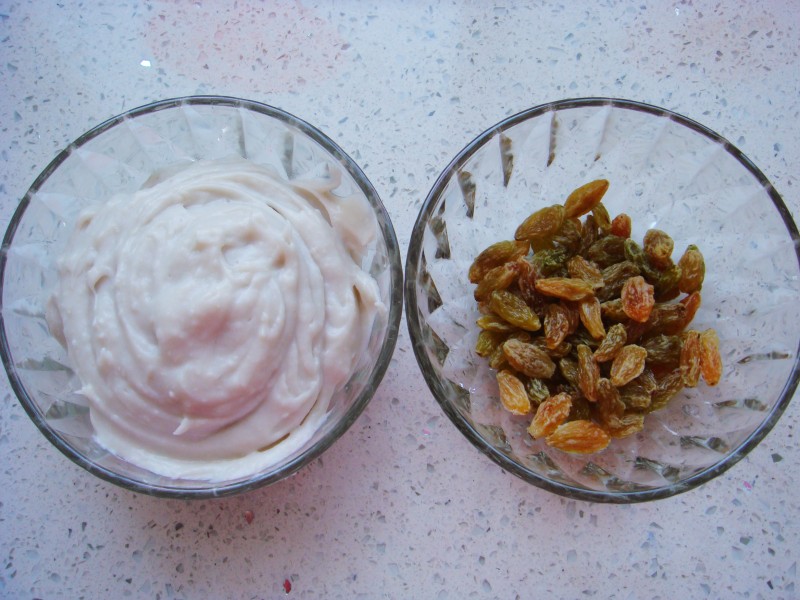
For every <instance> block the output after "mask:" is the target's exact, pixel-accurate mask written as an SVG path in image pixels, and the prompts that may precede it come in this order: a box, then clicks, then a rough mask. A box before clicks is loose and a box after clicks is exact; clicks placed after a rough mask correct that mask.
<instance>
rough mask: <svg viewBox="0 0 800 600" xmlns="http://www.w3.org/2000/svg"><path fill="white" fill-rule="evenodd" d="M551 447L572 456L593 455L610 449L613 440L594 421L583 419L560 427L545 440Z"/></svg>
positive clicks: (568, 422)
mask: <svg viewBox="0 0 800 600" xmlns="http://www.w3.org/2000/svg"><path fill="white" fill-rule="evenodd" d="M545 441H546V442H547V444H548V445H549V446H552V447H553V448H557V449H558V450H563V451H564V452H570V453H572V454H593V453H595V452H600V451H601V450H603V449H605V448H607V447H608V444H609V442H610V441H611V438H610V437H609V436H608V434H607V433H606V432H605V431H603V429H602V428H601V427H600V426H599V425H597V424H595V423H594V422H592V421H589V420H587V419H581V420H577V421H567V422H566V423H564V424H562V425H559V427H558V429H556V430H555V431H554V432H553V433H551V434H550V435H549V436H547V437H546V438H545Z"/></svg>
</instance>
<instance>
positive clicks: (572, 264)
mask: <svg viewBox="0 0 800 600" xmlns="http://www.w3.org/2000/svg"><path fill="white" fill-rule="evenodd" d="M567 272H568V273H569V276H570V277H572V278H573V279H583V280H584V281H585V282H587V283H589V284H590V285H591V286H592V288H593V289H597V288H601V287H603V286H604V285H605V281H603V273H602V271H600V269H598V268H597V266H596V265H594V264H593V263H591V262H589V261H588V260H586V259H585V258H583V257H582V256H573V257H572V258H570V259H569V260H568V261H567Z"/></svg>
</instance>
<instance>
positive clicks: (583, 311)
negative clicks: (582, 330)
mask: <svg viewBox="0 0 800 600" xmlns="http://www.w3.org/2000/svg"><path fill="white" fill-rule="evenodd" d="M578 309H579V310H580V317H581V322H582V323H583V326H584V327H586V331H588V332H589V335H591V336H592V337H593V338H594V339H596V340H600V339H603V338H604V337H605V335H606V328H605V326H604V325H603V317H602V314H601V312H600V301H599V300H598V299H597V298H595V297H594V296H592V297H590V298H586V299H584V300H581V301H580V302H579V303H578Z"/></svg>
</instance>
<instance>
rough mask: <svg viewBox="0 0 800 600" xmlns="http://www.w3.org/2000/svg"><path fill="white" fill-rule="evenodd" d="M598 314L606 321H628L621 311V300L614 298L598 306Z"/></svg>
mask: <svg viewBox="0 0 800 600" xmlns="http://www.w3.org/2000/svg"><path fill="white" fill-rule="evenodd" d="M600 313H601V314H602V315H603V317H605V319H606V320H607V321H616V322H617V323H621V322H622V321H627V320H628V315H626V314H625V311H624V310H622V300H620V299H619V298H615V299H614V300H608V301H606V302H602V303H601V304H600Z"/></svg>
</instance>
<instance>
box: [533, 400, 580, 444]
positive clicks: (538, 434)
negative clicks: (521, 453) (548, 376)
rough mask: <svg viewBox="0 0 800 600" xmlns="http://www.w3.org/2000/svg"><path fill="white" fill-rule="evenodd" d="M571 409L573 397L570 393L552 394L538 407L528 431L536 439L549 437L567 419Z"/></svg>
mask: <svg viewBox="0 0 800 600" xmlns="http://www.w3.org/2000/svg"><path fill="white" fill-rule="evenodd" d="M571 409H572V398H571V397H570V396H569V394H563V393H562V394H556V395H555V396H550V397H549V398H547V399H545V400H544V402H542V403H541V404H540V405H539V408H537V409H536V416H534V417H533V421H531V424H530V426H529V427H528V433H530V434H531V437H532V438H534V439H539V438H542V437H547V436H548V435H550V434H551V433H553V432H554V431H555V430H556V429H557V428H558V426H559V425H561V424H562V423H563V422H564V421H566V420H567V417H568V416H569V413H570V410H571Z"/></svg>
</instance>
